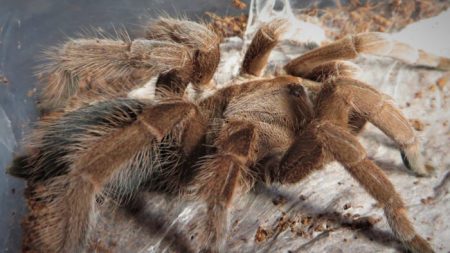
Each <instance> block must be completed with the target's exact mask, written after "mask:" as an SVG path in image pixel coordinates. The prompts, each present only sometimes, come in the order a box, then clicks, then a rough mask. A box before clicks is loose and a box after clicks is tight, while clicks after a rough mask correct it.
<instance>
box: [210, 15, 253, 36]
mask: <svg viewBox="0 0 450 253" xmlns="http://www.w3.org/2000/svg"><path fill="white" fill-rule="evenodd" d="M205 14H206V15H207V16H208V17H209V18H210V19H211V22H210V24H209V26H210V27H211V28H212V29H213V30H214V31H215V32H216V33H217V34H218V35H219V36H221V37H222V38H227V37H233V36H238V37H242V36H243V35H244V32H245V28H246V27H247V19H248V16H247V15H244V14H241V15H239V16H224V17H221V16H219V15H217V14H215V13H212V12H206V13H205Z"/></svg>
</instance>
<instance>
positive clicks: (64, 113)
mask: <svg viewBox="0 0 450 253" xmlns="http://www.w3.org/2000/svg"><path fill="white" fill-rule="evenodd" d="M287 25H288V23H287V22H285V21H282V20H275V21H273V22H270V23H267V24H264V25H263V26H262V27H261V28H260V29H259V30H258V31H257V33H256V35H255V36H254V38H253V40H252V42H251V44H250V46H249V48H248V50H247V51H246V54H245V58H244V60H243V63H242V66H241V72H240V75H239V77H237V78H236V79H235V80H234V81H233V82H232V83H231V84H230V85H228V86H226V87H225V88H215V86H214V84H213V83H212V77H213V75H214V73H215V71H216V68H217V66H218V64H219V59H220V54H219V43H220V40H219V38H218V36H217V35H216V34H215V33H214V32H213V31H212V30H210V29H209V28H208V27H207V26H205V25H202V24H198V23H195V22H191V21H185V20H176V19H170V18H160V19H158V20H156V21H154V22H153V23H151V25H149V26H148V30H147V33H146V38H145V39H136V40H131V39H129V38H123V39H108V38H94V39H75V40H71V41H69V42H67V43H65V44H64V45H63V46H61V47H57V48H55V49H53V50H50V51H49V53H48V57H49V59H50V61H49V63H48V64H47V65H45V67H44V68H43V70H42V73H41V78H42V80H43V81H44V84H45V85H44V87H43V92H42V97H41V104H40V106H41V108H42V110H43V112H44V113H45V114H46V116H44V117H43V118H42V119H41V121H40V122H39V125H38V127H37V128H36V129H35V130H34V131H33V134H32V136H31V138H30V140H29V141H28V148H27V150H26V151H25V152H24V155H22V156H19V157H17V158H16V159H15V161H14V163H13V165H12V166H11V168H10V173H11V174H14V175H17V176H21V177H24V178H26V179H27V180H29V181H30V182H41V183H43V184H44V185H45V187H44V188H43V189H38V190H36V191H35V192H34V199H35V201H37V202H39V203H41V204H42V208H39V209H37V210H32V212H35V213H34V214H33V215H34V216H35V217H37V219H36V220H34V224H33V230H32V231H30V233H33V234H34V236H33V237H30V238H33V239H32V241H31V242H29V243H30V244H31V245H32V246H33V247H35V249H36V250H38V251H42V252H82V251H84V249H85V247H86V245H85V244H86V241H87V238H88V236H89V229H90V227H91V226H93V224H94V223H95V208H96V200H98V199H99V198H100V197H102V196H105V195H107V196H113V197H115V198H118V199H125V197H126V198H127V199H128V198H130V197H132V196H133V194H134V193H136V192H137V191H139V190H142V189H148V188H151V189H164V190H165V191H168V192H172V193H176V194H177V195H179V196H181V197H184V198H187V199H191V198H192V199H198V200H202V201H205V202H206V203H207V217H205V219H206V223H207V226H206V227H205V233H206V236H207V243H205V244H204V251H205V252H226V249H225V246H224V245H225V244H224V240H225V238H226V234H227V229H228V219H227V216H228V210H229V209H230V208H231V207H230V205H231V203H232V199H233V198H234V197H235V196H236V195H238V194H243V193H245V192H246V191H248V190H249V189H250V188H251V187H252V186H253V185H254V183H255V182H256V181H262V182H265V183H268V184H270V183H281V184H293V183H297V182H299V181H301V180H302V179H304V178H305V177H307V176H308V175H309V174H310V173H312V172H313V171H315V170H319V169H321V168H323V167H324V165H325V164H327V163H330V162H332V161H334V160H336V161H338V162H339V163H341V164H342V165H343V167H344V168H345V169H346V170H347V171H348V172H349V173H350V174H351V175H352V176H353V177H354V178H355V179H356V180H357V181H358V182H359V183H360V184H361V185H362V186H363V187H364V188H365V189H366V191H367V192H368V193H370V195H371V196H372V197H373V198H374V199H376V200H377V201H378V202H379V204H380V205H381V206H382V207H383V208H384V212H385V215H386V217H387V220H388V223H389V225H390V227H391V229H392V231H393V233H394V235H395V236H396V237H397V238H398V239H399V240H400V241H402V242H403V244H404V246H405V247H406V248H408V249H410V250H411V251H413V252H433V250H432V248H431V247H430V245H429V244H428V242H427V241H426V240H424V239H423V238H422V237H421V236H420V235H418V234H417V233H416V232H415V230H414V228H413V226H412V224H411V222H410V221H409V219H408V217H407V214H406V209H405V206H404V203H403V201H402V199H401V198H400V196H399V195H398V194H397V192H396V191H395V189H394V186H393V185H392V183H391V182H390V181H389V179H388V178H387V177H386V175H385V174H384V173H383V171H382V170H381V169H380V168H379V167H378V166H377V165H376V164H375V163H374V162H372V161H371V160H370V159H369V158H367V156H366V152H365V150H364V148H363V147H362V146H361V144H360V143H359V142H358V140H357V139H356V137H355V135H357V134H358V133H359V132H360V131H361V130H362V128H363V126H364V125H365V123H366V122H367V121H369V122H371V123H372V124H374V125H375V126H377V127H378V128H379V129H381V130H382V131H383V132H384V133H385V134H386V135H387V136H389V137H390V138H391V139H393V140H394V141H395V143H396V144H397V145H398V147H399V149H400V150H401V153H402V157H403V160H404V163H405V165H406V166H407V167H408V168H409V169H411V170H412V171H414V172H415V173H416V174H417V175H420V176H424V175H427V174H428V173H429V171H428V169H427V168H426V166H425V164H424V161H423V159H422V156H421V147H420V143H419V141H418V138H417V137H416V134H415V132H414V130H413V128H412V127H411V126H410V124H409V122H408V120H407V119H406V118H405V117H404V116H403V114H402V113H401V112H400V110H399V109H398V108H397V107H396V106H395V105H394V102H393V101H392V100H391V99H390V98H389V97H388V96H387V95H384V94H382V93H380V92H378V91H377V90H375V89H373V88H371V87H370V86H369V85H367V84H365V83H362V82H360V81H358V80H356V79H354V71H355V68H356V67H355V66H354V65H353V64H351V63H349V62H346V61H343V60H348V59H353V58H356V57H357V56H358V55H359V54H360V53H370V54H378V55H384V56H390V57H394V58H397V59H399V60H402V61H406V62H408V63H410V64H415V65H422V66H428V67H436V68H441V69H450V61H449V60H448V59H444V58H439V57H435V56H432V55H430V54H427V53H425V52H422V51H417V50H415V49H413V48H411V47H410V46H408V45H405V44H402V43H398V42H395V41H391V40H390V39H388V38H387V37H386V36H385V35H384V34H380V33H363V34H357V35H354V36H349V37H347V38H344V39H342V40H339V41H336V42H333V43H329V44H327V45H324V46H321V47H318V48H316V49H313V50H311V51H309V52H307V53H306V54H304V55H302V56H300V57H298V58H296V59H294V60H292V61H291V62H289V63H288V64H287V65H285V66H284V68H283V70H284V72H283V73H281V74H278V75H277V76H273V77H263V76H262V74H263V72H264V69H265V66H266V64H267V62H268V58H269V55H270V52H271V50H272V49H273V48H274V47H275V45H276V44H277V42H278V40H279V37H280V35H281V34H282V32H283V31H284V28H285V27H286V26H287ZM300 36H301V35H300ZM149 80H150V81H149ZM188 84H191V85H192V87H193V91H192V92H191V93H192V94H191V95H190V96H188V95H186V94H187V93H186V87H187V86H188ZM152 85H156V91H155V94H153V91H154V87H152Z"/></svg>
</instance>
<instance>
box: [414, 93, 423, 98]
mask: <svg viewBox="0 0 450 253" xmlns="http://www.w3.org/2000/svg"><path fill="white" fill-rule="evenodd" d="M414 98H422V92H421V91H418V92H416V93H414Z"/></svg>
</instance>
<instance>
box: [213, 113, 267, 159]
mask: <svg viewBox="0 0 450 253" xmlns="http://www.w3.org/2000/svg"><path fill="white" fill-rule="evenodd" d="M228 124H229V125H228V126H227V127H226V128H225V129H224V130H222V133H221V134H220V136H219V138H218V140H217V143H216V145H217V147H218V148H219V152H221V153H222V152H223V153H224V154H230V155H232V156H234V157H235V158H237V159H238V160H253V158H254V156H255V155H256V152H257V148H256V144H257V138H258V135H257V131H256V128H255V126H254V125H253V124H251V123H247V122H242V121H236V122H230V123H228Z"/></svg>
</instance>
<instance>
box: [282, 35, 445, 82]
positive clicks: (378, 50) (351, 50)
mask: <svg viewBox="0 0 450 253" xmlns="http://www.w3.org/2000/svg"><path fill="white" fill-rule="evenodd" d="M361 53H367V54H374V55H380V56H388V57H392V58H395V59H398V60H401V61H404V62H406V63H408V64H413V65H418V66H426V67H433V68H438V69H443V70H449V69H450V59H447V58H444V57H438V56H435V55H432V54H429V53H427V52H424V51H422V50H417V49H415V48H413V47H411V46H409V45H407V44H405V43H401V42H398V41H395V40H392V39H391V38H390V37H389V35H387V34H384V33H377V32H368V33H360V34H356V35H352V36H348V37H346V38H343V39H340V40H338V41H335V42H332V43H330V44H328V45H325V46H321V47H319V48H316V49H314V50H311V51H309V52H307V53H305V54H303V55H302V56H299V57H297V58H295V59H294V60H292V61H290V62H289V63H288V64H286V66H285V67H284V69H285V70H286V72H287V73H288V74H291V75H295V76H302V77H304V76H306V75H308V73H310V72H311V70H312V69H314V68H315V67H317V66H319V65H321V64H324V63H327V62H330V61H335V60H349V59H354V58H356V57H358V56H359V54H361Z"/></svg>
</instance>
